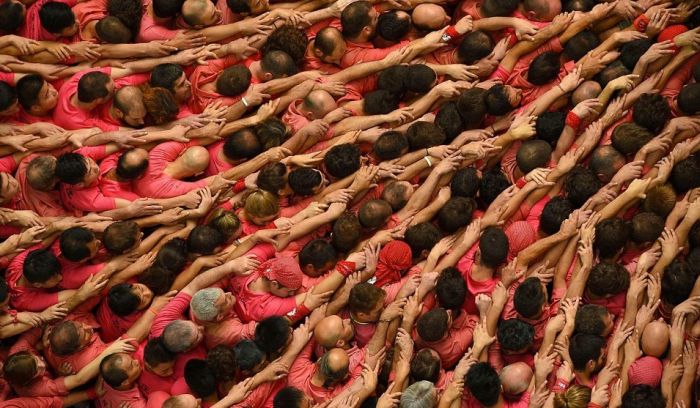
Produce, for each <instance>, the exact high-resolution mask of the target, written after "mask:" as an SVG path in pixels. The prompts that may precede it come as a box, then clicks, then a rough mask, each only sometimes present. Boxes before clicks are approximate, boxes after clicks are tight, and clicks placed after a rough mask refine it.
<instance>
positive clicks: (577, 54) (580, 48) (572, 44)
mask: <svg viewBox="0 0 700 408" xmlns="http://www.w3.org/2000/svg"><path fill="white" fill-rule="evenodd" d="M599 45H600V38H598V35H597V34H596V33H594V32H593V31H591V30H583V31H581V32H580V33H578V34H576V35H575V36H573V37H571V38H570V39H569V41H567V42H566V45H565V46H564V56H566V57H567V58H568V59H570V60H573V61H578V60H580V59H581V58H583V56H584V55H586V54H587V53H588V52H589V51H591V50H593V49H595V48H596V47H597V46H599Z"/></svg>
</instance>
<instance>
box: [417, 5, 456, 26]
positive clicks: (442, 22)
mask: <svg viewBox="0 0 700 408" xmlns="http://www.w3.org/2000/svg"><path fill="white" fill-rule="evenodd" d="M411 18H412V19H413V25H415V26H416V27H417V28H418V29H420V30H423V31H434V30H439V29H441V28H443V27H445V26H446V25H447V23H448V22H449V21H450V18H449V17H448V16H447V13H445V9H444V8H442V7H441V6H439V5H437V4H419V5H418V6H416V8H414V9H413V14H412V15H411Z"/></svg>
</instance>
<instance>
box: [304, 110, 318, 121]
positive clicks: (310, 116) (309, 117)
mask: <svg viewBox="0 0 700 408" xmlns="http://www.w3.org/2000/svg"><path fill="white" fill-rule="evenodd" d="M304 117H305V118H306V119H308V120H310V121H314V120H315V119H316V118H314V114H313V112H304Z"/></svg>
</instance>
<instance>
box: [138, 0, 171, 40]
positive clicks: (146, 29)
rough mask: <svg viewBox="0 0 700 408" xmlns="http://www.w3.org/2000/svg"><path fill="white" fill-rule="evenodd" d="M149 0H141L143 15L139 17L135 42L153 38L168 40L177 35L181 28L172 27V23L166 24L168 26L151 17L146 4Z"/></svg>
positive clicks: (148, 3)
mask: <svg viewBox="0 0 700 408" xmlns="http://www.w3.org/2000/svg"><path fill="white" fill-rule="evenodd" d="M150 4H151V0H144V1H143V16H142V17H141V29H140V30H139V34H138V35H137V36H136V42H149V41H155V40H170V39H172V38H173V37H175V36H176V35H177V33H178V32H180V31H181V30H176V29H173V28H174V27H173V25H174V24H173V23H172V22H171V23H170V24H168V27H166V26H164V25H161V24H158V23H156V21H155V20H154V19H153V17H152V16H151V15H150V14H149V13H148V6H149V5H150Z"/></svg>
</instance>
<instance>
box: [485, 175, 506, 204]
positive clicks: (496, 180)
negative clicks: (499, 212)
mask: <svg viewBox="0 0 700 408" xmlns="http://www.w3.org/2000/svg"><path fill="white" fill-rule="evenodd" d="M508 187H510V183H509V182H508V179H507V178H506V176H505V174H503V172H502V171H501V169H499V168H498V167H494V168H492V169H491V170H489V171H487V172H485V173H483V174H482V175H481V185H480V186H479V198H481V200H482V201H483V202H484V203H486V204H491V203H492V202H493V200H495V199H496V197H498V195H499V194H501V193H502V192H503V190H505V189H507V188H508Z"/></svg>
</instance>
